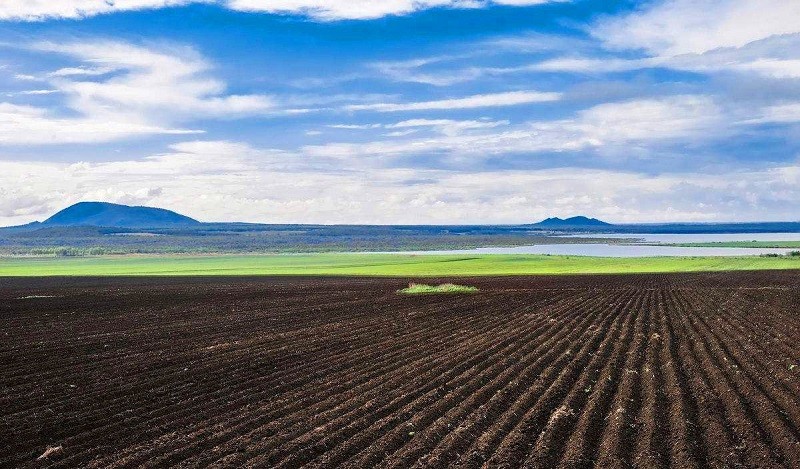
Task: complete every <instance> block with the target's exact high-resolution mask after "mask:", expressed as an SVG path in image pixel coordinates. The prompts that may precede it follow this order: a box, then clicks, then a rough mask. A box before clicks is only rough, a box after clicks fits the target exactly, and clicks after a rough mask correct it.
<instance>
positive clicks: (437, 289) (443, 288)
mask: <svg viewBox="0 0 800 469" xmlns="http://www.w3.org/2000/svg"><path fill="white" fill-rule="evenodd" d="M477 291H478V289H477V288H476V287H470V286H466V285H456V284H453V283H444V284H442V285H424V284H421V283H409V284H408V287H407V288H403V289H402V290H399V291H398V293H403V294H406V295H420V294H428V293H475V292H477Z"/></svg>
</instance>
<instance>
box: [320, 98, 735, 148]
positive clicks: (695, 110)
mask: <svg viewBox="0 0 800 469" xmlns="http://www.w3.org/2000/svg"><path fill="white" fill-rule="evenodd" d="M723 117H724V115H723V113H722V111H721V110H720V109H719V107H718V106H717V105H716V103H715V102H714V101H713V99H711V98H710V97H707V96H695V95H683V96H671V97H666V98H660V99H639V100H630V101H623V102H617V103H607V104H601V105H597V106H594V107H592V108H589V109H586V110H583V111H581V112H579V113H577V114H576V116H575V117H574V118H571V119H563V120H557V121H537V122H528V123H525V124H522V125H516V126H513V127H509V128H507V129H505V128H504V129H503V131H492V129H493V128H494V127H499V126H500V125H502V124H504V123H503V122H502V121H501V122H500V123H489V122H483V121H474V122H473V123H465V122H464V121H461V123H460V124H459V123H458V121H452V122H450V121H446V120H426V119H417V120H410V121H404V122H403V123H400V125H401V126H405V127H412V126H423V125H428V126H436V125H438V126H439V127H440V129H444V130H443V131H442V133H443V135H441V136H438V135H437V136H434V137H425V138H416V139H405V140H402V139H401V140H384V141H373V142H367V143H329V144H326V145H316V146H307V147H305V148H304V152H305V153H307V154H308V155H311V156H314V157H328V158H337V159H341V160H347V159H353V158H363V157H394V156H402V155H414V154H444V155H454V156H457V157H478V158H481V157H485V156H489V155H498V154H507V153H540V152H553V151H579V150H583V149H587V148H610V147H615V148H618V149H619V153H620V154H623V155H624V154H628V153H630V152H631V148H629V145H630V144H635V143H651V144H652V143H660V144H665V143H670V141H683V142H686V141H693V142H699V141H704V140H708V139H714V138H719V136H720V135H722V134H723V132H724V131H725V128H726V121H725V120H724V118H723ZM397 125H398V124H395V126H397ZM459 126H460V127H461V128H460V129H459V128H458V127H459ZM470 127H471V128H472V129H473V130H476V131H475V132H469V133H465V132H463V130H466V129H469V128H470ZM480 127H483V128H480ZM481 130H483V131H481Z"/></svg>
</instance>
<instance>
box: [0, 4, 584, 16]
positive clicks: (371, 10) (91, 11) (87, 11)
mask: <svg viewBox="0 0 800 469" xmlns="http://www.w3.org/2000/svg"><path fill="white" fill-rule="evenodd" d="M562 1H569V0H381V1H375V0H266V1H265V0H114V1H108V0H56V1H53V0H4V1H3V2H2V3H0V20H21V21H41V20H46V19H49V18H69V19H80V18H86V17H90V16H95V15H100V14H108V13H116V12H121V11H132V10H145V9H156V8H165V7H173V6H179V5H186V4H190V3H209V4H217V5H221V6H223V7H226V8H230V9H232V10H238V11H248V12H263V13H277V14H299V15H305V16H308V17H311V18H314V19H317V20H323V21H334V20H345V19H349V20H364V19H374V18H381V17H384V16H389V15H405V14H409V13H413V12H415V11H419V10H425V9H429V8H485V7H488V6H491V5H508V6H532V5H541V4H545V3H552V2H562Z"/></svg>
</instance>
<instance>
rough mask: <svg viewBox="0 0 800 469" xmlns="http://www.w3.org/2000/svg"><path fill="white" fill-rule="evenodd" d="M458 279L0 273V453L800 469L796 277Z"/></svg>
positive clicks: (58, 463)
mask: <svg viewBox="0 0 800 469" xmlns="http://www.w3.org/2000/svg"><path fill="white" fill-rule="evenodd" d="M447 280H450V281H454V280H453V279H441V280H440V281H442V282H444V281H447ZM455 281H456V282H457V283H460V284H468V285H475V286H477V287H479V288H480V289H481V291H480V292H479V293H476V294H471V295H433V296H404V295H399V294H397V293H396V290H398V289H399V288H402V287H404V286H405V285H406V284H407V283H408V280H407V279H370V278H266V277H265V278H141V279H128V278H118V279H58V278H52V279H44V278H42V279H9V278H4V279H0V466H2V467H39V466H52V467H123V466H124V467H139V466H146V467H163V466H183V467H205V466H217V467H242V466H257V467H298V466H303V465H308V466H313V467H353V468H364V467H373V466H381V467H415V466H416V467H444V466H458V467H481V466H483V467H521V466H525V467H537V468H550V467H646V468H659V467H676V468H705V467H720V468H722V467H800V443H799V442H798V440H799V437H800V347H798V344H799V343H800V274H798V273H797V272H792V271H786V272H760V273H755V272H752V273H750V272H742V273H708V274H669V275H613V276H600V275H595V276H560V277H548V276H538V277H508V278H478V279H458V280H455ZM432 282H433V281H429V282H427V283H432ZM45 454H46V456H44V455H45Z"/></svg>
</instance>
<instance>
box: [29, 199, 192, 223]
mask: <svg viewBox="0 0 800 469" xmlns="http://www.w3.org/2000/svg"><path fill="white" fill-rule="evenodd" d="M195 225H200V222H199V221H197V220H195V219H194V218H190V217H187V216H185V215H181V214H179V213H177V212H173V211H172V210H167V209H163V208H155V207H145V206H131V205H122V204H113V203H110V202H78V203H76V204H73V205H70V206H69V207H67V208H65V209H63V210H60V211H59V212H57V213H56V214H54V215H53V216H51V217H50V218H48V219H46V220H45V221H43V222H41V223H40V224H39V226H41V227H54V226H59V227H60V226H102V227H115V228H165V227H180V226H195Z"/></svg>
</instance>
